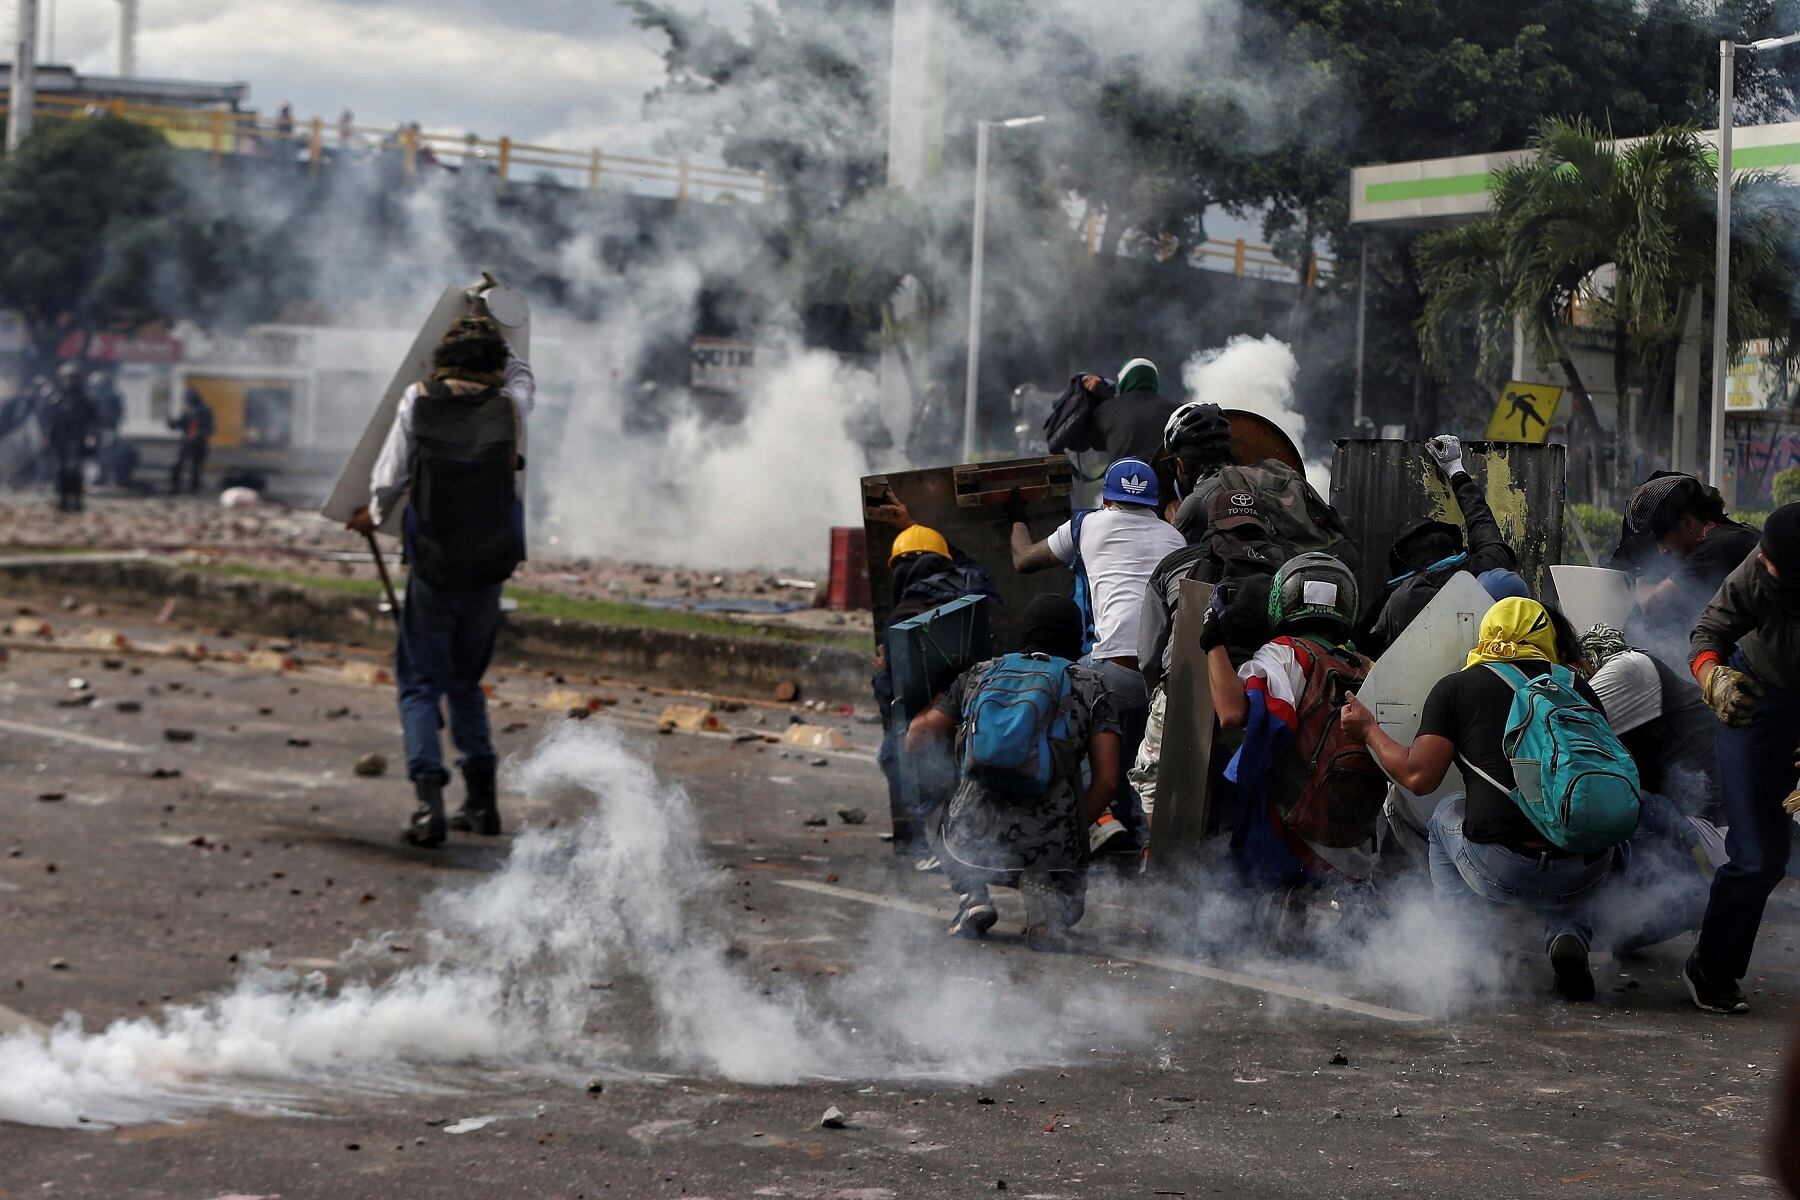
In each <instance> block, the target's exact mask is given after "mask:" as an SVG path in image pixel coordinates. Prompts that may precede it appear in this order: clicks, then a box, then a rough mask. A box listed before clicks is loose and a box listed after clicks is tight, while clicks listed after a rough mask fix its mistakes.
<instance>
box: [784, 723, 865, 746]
mask: <svg viewBox="0 0 1800 1200" xmlns="http://www.w3.org/2000/svg"><path fill="white" fill-rule="evenodd" d="M781 740H782V743H783V744H785V745H788V746H798V747H799V748H800V749H802V750H848V749H849V748H850V739H849V738H847V737H845V736H844V735H843V733H842V732H840V731H839V730H836V729H833V728H831V727H830V726H829V725H807V724H804V723H801V724H795V725H789V726H788V727H787V729H786V730H784V731H783V732H782V735H781Z"/></svg>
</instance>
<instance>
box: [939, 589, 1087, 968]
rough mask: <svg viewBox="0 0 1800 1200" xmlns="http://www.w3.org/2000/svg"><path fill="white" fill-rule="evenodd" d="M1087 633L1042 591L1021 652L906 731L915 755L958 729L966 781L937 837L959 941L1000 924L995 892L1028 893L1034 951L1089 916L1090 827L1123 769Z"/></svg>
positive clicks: (965, 678) (999, 661)
mask: <svg viewBox="0 0 1800 1200" xmlns="http://www.w3.org/2000/svg"><path fill="white" fill-rule="evenodd" d="M1081 638H1082V618H1081V611H1080V609H1079V608H1077V607H1076V605H1075V602H1074V601H1072V600H1070V599H1068V598H1067V597H1063V596H1040V597H1038V598H1037V599H1036V600H1034V601H1032V603H1031V605H1030V607H1028V608H1027V609H1026V610H1025V616H1024V629H1023V636H1022V638H1021V645H1022V649H1021V650H1020V651H1018V652H1017V653H1014V654H1007V655H1004V656H1002V657H1000V658H996V659H991V660H989V661H987V662H984V663H978V664H976V665H975V666H973V667H971V668H970V669H969V670H967V671H965V672H964V673H963V674H962V675H960V676H958V677H957V679H956V682H955V683H953V684H951V685H950V687H949V688H948V689H947V690H945V692H944V693H943V695H941V696H939V697H938V699H937V702H936V703H935V704H933V705H932V707H930V708H928V709H926V710H925V711H924V712H922V713H920V714H919V715H918V716H916V717H914V718H913V720H912V724H911V726H910V727H909V728H908V730H907V735H906V749H907V752H908V753H909V754H924V753H928V752H929V751H930V750H931V748H932V747H933V746H934V745H940V744H942V743H943V742H944V741H946V740H947V739H949V738H950V736H951V735H952V734H953V733H954V734H955V735H956V747H957V760H958V762H959V763H960V765H961V769H962V782H961V783H960V784H959V785H958V787H957V789H956V794H955V796H954V797H953V798H952V799H951V801H950V805H949V808H948V810H947V811H946V812H945V814H944V817H943V821H942V824H941V826H940V834H939V839H938V842H939V845H940V846H941V853H942V857H943V866H944V873H945V874H946V875H947V876H949V878H950V884H951V887H953V888H954V889H955V891H956V893H957V898H958V901H959V904H958V907H957V913H956V919H955V920H953V921H952V922H951V923H950V933H951V934H952V935H954V936H958V937H981V936H982V935H984V934H986V933H987V931H988V930H989V929H992V928H993V926H994V922H995V921H996V920H997V914H996V912H995V910H994V903H993V900H992V898H991V896H990V895H989V891H988V889H989V888H992V887H1016V888H1018V889H1019V890H1020V891H1021V892H1022V893H1024V896H1025V914H1026V915H1025V938H1026V941H1027V943H1028V944H1030V945H1031V946H1032V947H1033V948H1034V949H1048V948H1054V947H1055V946H1056V945H1057V944H1058V943H1059V942H1060V940H1061V938H1062V936H1063V935H1064V934H1066V933H1067V931H1068V930H1069V928H1070V927H1071V926H1073V925H1074V924H1075V923H1076V922H1077V921H1079V920H1080V919H1081V915H1082V913H1083V911H1084V909H1085V905H1086V895H1087V873H1086V867H1085V860H1086V859H1087V857H1088V844H1087V830H1088V826H1089V825H1090V824H1092V822H1093V821H1094V820H1095V819H1097V818H1098V817H1099V815H1100V813H1101V812H1103V811H1104V810H1105V809H1106V806H1107V805H1108V804H1109V803H1110V802H1111V801H1112V799H1113V796H1114V794H1115V793H1116V791H1117V789H1118V785H1119V776H1120V770H1121V768H1120V742H1121V739H1120V736H1119V720H1118V717H1117V715H1116V713H1115V711H1114V707H1113V701H1112V696H1111V693H1110V692H1109V691H1108V690H1107V687H1106V683H1105V682H1104V681H1103V680H1102V679H1101V677H1100V675H1099V674H1098V673H1097V672H1095V671H1093V670H1091V669H1089V668H1087V667H1083V666H1080V665H1078V664H1077V663H1076V662H1075V661H1074V660H1076V659H1077V658H1079V657H1080V656H1081ZM1083 763H1085V764H1086V765H1087V768H1088V772H1087V774H1088V781H1087V783H1086V785H1085V787H1084V786H1083V784H1082V782H1081V780H1082V766H1083Z"/></svg>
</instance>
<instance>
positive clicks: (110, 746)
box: [0, 717, 321, 789]
mask: <svg viewBox="0 0 1800 1200" xmlns="http://www.w3.org/2000/svg"><path fill="white" fill-rule="evenodd" d="M0 732H4V733H16V734H18V735H19V736H21V737H35V738H43V739H45V740H47V741H52V742H64V743H67V744H68V745H71V746H82V747H85V748H86V749H89V750H103V751H105V752H106V753H108V754H139V755H145V754H154V753H156V751H155V750H154V749H152V748H151V747H149V746H139V745H135V744H133V743H131V742H115V741H113V740H112V739H111V738H102V737H95V736H93V735H92V734H88V733H76V732H75V731H74V730H72V729H56V728H54V727H52V726H49V725H28V724H26V723H25V722H23V721H8V720H6V719H5V718H3V717H0ZM183 769H184V770H185V769H186V764H183ZM207 774H211V775H212V776H213V777H214V778H217V779H227V780H237V781H239V782H240V783H250V784H263V785H274V786H276V787H298V788H309V789H310V788H316V787H318V786H319V784H320V782H321V780H320V779H319V778H317V777H315V776H312V775H302V774H300V773H298V772H295V771H258V770H254V769H252V768H249V767H230V766H224V765H217V766H214V767H211V768H209V770H208V772H207V773H196V777H197V778H200V779H205V778H206V777H207Z"/></svg>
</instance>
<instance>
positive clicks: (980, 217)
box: [962, 121, 988, 462]
mask: <svg viewBox="0 0 1800 1200" xmlns="http://www.w3.org/2000/svg"><path fill="white" fill-rule="evenodd" d="M987 161H988V123H987V122H986V121H977V122H975V238H974V246H973V247H972V248H971V250H970V252H969V373H968V379H967V381H966V383H965V384H964V386H963V444H962V456H963V461H964V462H974V461H975V387H976V382H975V381H976V378H977V377H978V376H979V375H980V374H981V255H982V249H983V247H982V243H983V241H984V240H985V239H986V237H987Z"/></svg>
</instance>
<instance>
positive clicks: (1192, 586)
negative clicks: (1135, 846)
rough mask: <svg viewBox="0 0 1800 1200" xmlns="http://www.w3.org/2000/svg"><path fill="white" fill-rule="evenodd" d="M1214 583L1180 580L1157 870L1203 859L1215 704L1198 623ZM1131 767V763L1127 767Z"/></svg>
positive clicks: (1159, 790) (1155, 844)
mask: <svg viewBox="0 0 1800 1200" xmlns="http://www.w3.org/2000/svg"><path fill="white" fill-rule="evenodd" d="M1212 592H1213V588H1212V584H1210V583H1200V582H1198V581H1197V580H1193V579H1184V580H1182V581H1181V599H1180V600H1179V601H1178V602H1177V603H1176V606H1175V628H1174V633H1173V634H1172V638H1173V640H1172V642H1171V643H1170V644H1171V645H1172V646H1173V647H1174V653H1173V655H1172V657H1171V661H1170V665H1169V677H1168V679H1167V680H1166V681H1165V682H1164V684H1163V694H1164V708H1163V741H1162V760H1161V762H1160V763H1159V764H1158V766H1157V772H1156V814H1155V818H1154V822H1153V824H1152V826H1151V833H1150V862H1151V864H1152V865H1153V866H1154V867H1155V869H1156V870H1158V871H1167V870H1171V869H1174V868H1176V867H1177V866H1178V865H1180V864H1184V863H1192V862H1194V861H1195V860H1197V859H1198V858H1199V857H1200V846H1201V843H1202V842H1203V841H1204V840H1205V838H1206V820H1207V815H1208V813H1209V812H1210V809H1211V802H1212V796H1211V780H1212V772H1211V767H1212V746H1213V706H1212V687H1211V685H1210V684H1209V683H1208V682H1207V677H1206V654H1205V652H1204V651H1202V650H1201V649H1200V621H1201V619H1202V618H1203V617H1204V616H1205V614H1206V605H1207V602H1208V601H1210V600H1211V599H1212ZM1125 765H1126V767H1127V768H1129V767H1130V765H1131V764H1129V763H1127V764H1125Z"/></svg>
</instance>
